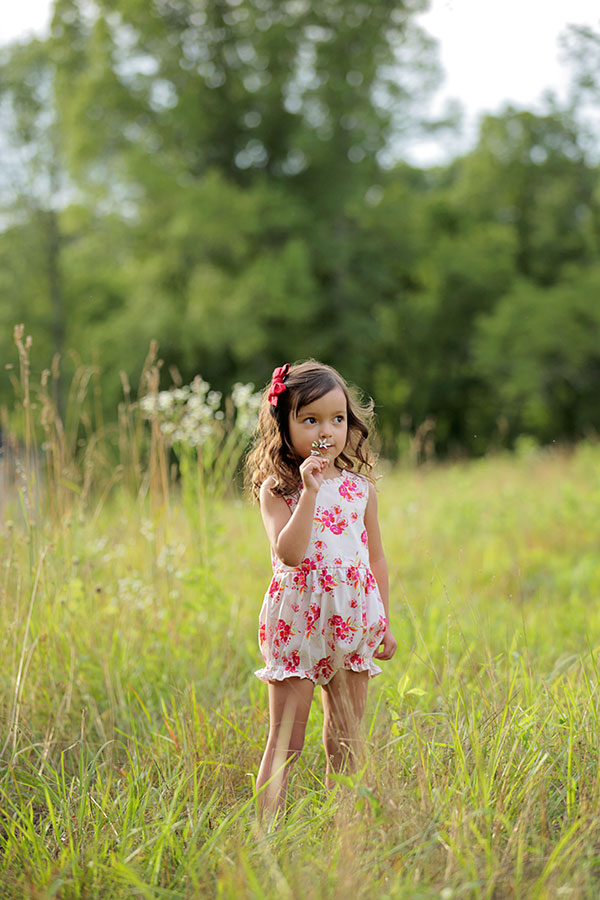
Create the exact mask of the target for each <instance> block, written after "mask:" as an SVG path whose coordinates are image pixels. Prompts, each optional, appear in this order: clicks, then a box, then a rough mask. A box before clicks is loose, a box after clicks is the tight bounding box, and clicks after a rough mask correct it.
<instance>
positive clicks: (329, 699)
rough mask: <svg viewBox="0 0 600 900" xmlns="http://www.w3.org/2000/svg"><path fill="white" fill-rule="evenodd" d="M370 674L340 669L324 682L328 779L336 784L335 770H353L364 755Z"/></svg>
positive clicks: (327, 782)
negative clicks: (363, 730)
mask: <svg viewBox="0 0 600 900" xmlns="http://www.w3.org/2000/svg"><path fill="white" fill-rule="evenodd" d="M368 681H369V675H368V673H367V672H352V671H350V670H349V669H339V670H338V671H337V672H336V673H335V675H334V676H333V678H332V679H331V681H330V682H329V683H328V684H325V685H323V692H322V699H323V711H324V714H325V720H324V723H323V746H324V747H325V754H326V756H327V772H326V776H325V777H326V780H325V783H326V785H327V787H328V788H332V787H333V784H334V782H333V780H332V779H331V777H330V776H331V773H332V772H336V773H337V772H343V771H344V770H345V769H350V771H353V770H354V769H355V768H356V765H357V763H358V762H359V760H360V758H361V756H362V739H361V736H360V723H361V720H362V717H363V715H364V712H365V704H366V701H367V687H368Z"/></svg>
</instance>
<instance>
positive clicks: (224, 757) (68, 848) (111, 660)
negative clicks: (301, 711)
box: [0, 382, 600, 900]
mask: <svg viewBox="0 0 600 900" xmlns="http://www.w3.org/2000/svg"><path fill="white" fill-rule="evenodd" d="M82 383H83V382H82ZM90 384H91V382H90ZM24 390H25V389H24ZM89 393H90V395H91V396H92V399H93V391H91V390H90V392H89ZM44 396H45V397H46V400H45V401H44ZM48 396H49V395H42V396H41V399H40V397H38V399H37V401H36V402H37V406H38V410H37V412H36V411H35V409H34V406H35V405H36V404H33V403H32V402H31V400H29V401H28V400H27V395H26V394H22V396H21V400H23V399H24V400H25V406H24V407H23V408H22V409H21V414H22V415H24V416H25V419H24V420H23V421H24V423H25V424H21V433H22V434H23V435H24V441H25V446H26V449H27V450H28V451H29V450H31V446H32V444H31V441H30V440H29V439H28V438H27V435H28V434H29V436H30V438H31V436H32V435H34V433H35V429H36V427H38V426H35V427H34V425H32V423H31V422H29V423H28V417H29V416H35V415H38V416H39V417H40V422H41V423H42V425H41V426H40V427H42V428H45V429H46V444H45V445H44V448H43V449H42V451H40V452H41V453H42V456H41V458H40V459H41V461H39V460H38V461H36V462H35V464H34V461H33V460H34V457H33V456H30V455H29V452H26V454H25V461H24V463H23V465H22V466H21V468H20V469H19V467H17V471H16V476H15V479H16V484H17V487H18V490H16V491H13V492H12V493H11V492H10V491H8V490H7V489H6V485H5V496H4V503H3V509H2V513H3V515H2V522H1V523H0V548H1V562H0V642H1V648H2V650H1V657H0V658H1V659H2V666H1V670H0V721H1V722H2V727H1V732H0V739H1V746H0V750H1V751H2V754H1V762H0V846H1V848H2V852H1V854H0V896H1V897H2V898H13V897H14V898H21V897H35V898H37V900H46V898H50V897H59V898H65V900H66V898H69V900H71V898H96V897H97V898H110V900H118V898H133V897H136V898H137V897H139V898H182V900H183V898H196V897H202V898H203V897H216V898H220V900H225V898H227V900H229V898H231V900H234V898H235V900H238V898H240V900H245V898H248V900H250V898H253V900H254V898H256V900H262V898H267V900H271V898H272V900H275V898H278V900H280V898H284V900H292V898H294V900H295V898H302V900H305V898H306V900H325V898H341V897H346V896H349V897H352V898H357V900H367V898H372V897H375V896H377V897H379V898H382V900H384V898H385V900H426V898H427V900H433V898H439V900H455V898H456V900H458V898H465V900H466V898H473V900H475V898H477V900H484V898H486V900H492V898H514V897H516V898H519V897H520V898H540V900H541V898H555V897H568V898H573V900H577V898H584V897H596V896H597V895H598V891H599V890H600V871H599V867H600V837H599V835H600V812H599V811H600V775H599V757H600V719H599V715H600V705H599V699H598V650H599V648H600V604H599V603H598V599H599V597H600V560H599V552H598V522H599V521H600V446H598V444H597V443H595V442H593V441H591V440H590V441H588V442H586V443H582V444H580V445H578V446H576V447H573V448H555V449H546V450H544V449H538V448H536V447H535V446H533V445H530V444H528V443H527V442H525V441H523V442H521V444H520V450H519V452H518V453H516V454H508V453H498V454H496V455H492V456H489V457H487V458H484V459H480V460H476V461H469V462H461V463H455V464H452V465H425V466H421V467H414V466H410V465H405V466H399V467H397V468H395V469H392V468H389V467H386V466H385V465H382V466H381V468H380V475H381V478H380V481H379V482H378V484H379V490H380V500H379V503H380V519H381V525H382V533H383V537H384V542H385V546H386V552H387V556H388V562H389V567H390V583H391V592H390V610H391V617H392V624H393V627H394V631H395V634H396V637H397V639H398V644H399V646H398V652H397V654H396V656H395V658H394V659H393V660H392V661H391V662H389V663H387V664H386V663H384V664H383V666H384V673H383V674H382V675H381V676H379V677H378V678H376V679H374V680H373V681H372V682H371V685H370V689H369V700H368V707H367V714H366V716H365V721H364V735H365V741H366V744H367V748H368V753H367V760H366V763H365V765H364V767H363V768H361V769H360V771H357V772H355V773H352V774H347V775H341V776H339V777H338V784H337V786H336V788H335V789H334V791H333V792H327V791H326V790H325V788H324V784H323V779H324V755H323V750H322V746H321V728H322V711H321V705H320V702H319V699H318V696H317V694H315V703H314V705H313V710H312V713H311V718H310V722H309V728H308V732H307V739H306V745H305V749H304V752H303V755H302V757H301V759H300V761H299V763H298V764H297V766H296V768H295V770H294V773H293V775H292V779H291V789H290V804H289V810H288V813H287V816H286V818H285V820H284V821H282V822H280V823H279V824H278V826H277V827H276V828H274V829H272V830H268V829H264V828H262V827H261V826H260V824H259V823H258V822H257V819H256V794H255V788H254V778H255V774H256V771H257V767H258V763H259V761H260V757H261V753H262V749H263V746H264V742H265V739H266V734H267V727H268V710H267V690H266V687H265V685H263V684H262V683H261V682H259V681H258V679H256V678H255V676H254V675H253V670H254V669H256V668H258V667H259V665H260V656H259V653H258V647H257V635H256V629H257V625H256V622H257V616H258V611H259V608H260V604H261V601H262V595H263V594H264V591H265V588H266V586H267V584H268V580H269V556H268V546H267V542H266V538H265V535H264V532H263V529H262V525H261V522H260V516H259V513H258V510H257V509H256V507H253V506H252V505H251V504H250V503H249V502H247V501H246V500H244V499H243V498H242V497H241V496H236V495H232V494H228V495H227V496H221V495H220V494H218V493H217V492H212V493H211V490H210V485H209V484H207V483H206V481H205V477H204V475H205V473H204V472H203V471H201V467H198V470H197V471H196V472H195V477H194V478H192V477H191V472H190V471H188V478H187V479H184V480H183V481H182V480H181V479H180V478H179V477H178V478H175V477H172V476H173V473H172V471H171V469H170V468H169V465H168V460H167V459H165V455H164V448H163V449H162V450H161V446H162V445H161V444H160V440H159V439H158V438H157V436H156V434H155V431H154V430H152V433H151V434H152V436H151V438H147V439H146V438H144V435H145V432H144V431H143V429H144V428H148V426H147V425H146V424H145V423H141V422H136V421H134V419H133V418H130V419H128V418H127V417H128V416H129V415H130V412H131V410H132V409H133V408H134V407H135V402H133V401H132V402H131V404H130V405H129V407H127V408H126V409H125V410H124V412H123V416H122V420H121V426H122V427H121V431H120V432H119V434H120V435H121V437H120V438H119V440H118V441H117V442H116V446H118V447H119V452H120V453H121V457H120V459H119V460H117V462H115V461H114V459H113V458H112V457H111V456H110V454H109V452H108V450H107V448H106V447H105V446H104V444H103V440H102V437H101V436H100V433H99V432H98V433H95V434H94V435H92V436H91V437H90V435H86V436H85V440H83V441H82V440H81V438H78V439H77V440H75V439H73V440H72V442H71V444H72V446H71V448H70V449H69V439H68V438H69V428H68V427H67V425H68V423H67V425H65V428H64V430H63V429H62V426H61V425H60V423H59V422H58V421H57V419H56V417H55V416H54V417H53V416H52V414H51V405H50V402H49V400H48ZM77 396H78V395H77V391H75V399H77ZM28 404H29V406H28ZM44 415H45V416H46V418H45V420H43V416H44ZM42 420H43V421H42ZM81 422H83V426H82V424H81ZM82 428H83V429H84V431H85V416H83V417H82V418H81V419H80V421H79V425H78V427H77V428H75V430H74V431H73V434H78V433H80V432H81V429H82ZM50 435H53V436H54V437H53V438H52V440H50V438H49V436H50ZM61 435H62V437H61ZM140 435H141V436H142V438H140ZM155 438H156V440H155ZM144 440H146V444H147V445H148V453H147V455H146V458H145V459H144V458H143V453H142V451H141V449H140V448H141V446H142V444H143V441H144ZM77 446H79V451H78V452H79V457H78V460H79V461H78V463H77V467H75V468H73V466H74V463H73V459H75V456H76V455H77V453H76V450H77ZM81 447H84V448H87V449H84V450H82V449H81ZM88 451H89V452H88ZM69 460H71V462H70V463H69V465H71V469H69V467H68V465H67V463H68V462H69ZM40 469H42V470H43V472H44V477H43V479H40V476H39V470H40ZM41 481H43V485H44V486H43V489H42V488H41V487H40V483H41ZM36 485H37V487H36Z"/></svg>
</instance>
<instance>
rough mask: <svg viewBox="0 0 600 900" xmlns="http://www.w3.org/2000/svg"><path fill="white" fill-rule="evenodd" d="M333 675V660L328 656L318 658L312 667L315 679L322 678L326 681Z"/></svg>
mask: <svg viewBox="0 0 600 900" xmlns="http://www.w3.org/2000/svg"><path fill="white" fill-rule="evenodd" d="M332 675H333V661H332V659H331V657H330V656H324V657H323V658H322V659H319V660H318V661H317V662H316V663H315V664H314V667H313V676H314V679H315V681H316V680H317V679H318V678H324V679H325V680H326V681H328V680H329V678H330V677H331V676H332Z"/></svg>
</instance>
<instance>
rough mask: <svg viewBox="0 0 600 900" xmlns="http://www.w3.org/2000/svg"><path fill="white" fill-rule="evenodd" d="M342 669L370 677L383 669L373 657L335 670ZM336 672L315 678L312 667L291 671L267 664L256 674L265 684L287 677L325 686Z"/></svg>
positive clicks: (373, 676) (283, 679)
mask: <svg viewBox="0 0 600 900" xmlns="http://www.w3.org/2000/svg"><path fill="white" fill-rule="evenodd" d="M340 669H348V670H349V671H351V672H368V673H369V678H375V676H376V675H381V673H382V671H383V669H381V668H380V667H379V666H378V665H377V663H376V662H374V661H373V660H372V659H370V660H368V659H366V660H365V661H364V663H363V664H361V663H349V664H348V665H346V666H339V668H337V669H336V670H335V672H339V670H340ZM335 672H332V673H331V675H329V676H328V677H327V678H324V677H323V676H318V677H317V678H315V677H314V676H313V674H312V672H311V671H310V669H296V671H290V670H289V669H285V668H284V667H283V666H266V667H265V668H264V669H257V670H256V671H255V673H254V674H255V675H256V677H257V678H260V680H261V681H264V682H265V684H268V683H269V682H270V681H285V679H286V678H308V680H309V681H312V683H313V684H315V685H321V686H323V685H324V684H328V683H329V682H330V681H331V679H332V678H333V676H334V675H335Z"/></svg>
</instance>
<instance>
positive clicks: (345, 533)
mask: <svg viewBox="0 0 600 900" xmlns="http://www.w3.org/2000/svg"><path fill="white" fill-rule="evenodd" d="M299 497H300V494H299V493H298V494H297V495H295V496H293V497H286V498H285V501H286V503H287V504H288V506H289V507H290V509H291V510H292V511H293V510H294V508H295V507H296V504H297V503H298V499H299ZM368 498H369V482H368V480H367V479H366V478H365V477H364V476H363V475H358V474H357V473H354V472H343V473H341V474H340V475H338V476H337V477H335V478H330V479H327V480H326V481H324V482H323V484H322V485H321V488H320V489H319V492H318V494H317V498H316V505H315V515H314V519H313V524H312V529H311V535H310V540H309V543H308V547H307V549H306V556H305V557H304V559H303V560H302V562H301V563H300V565H299V566H294V567H292V566H286V565H284V563H282V562H281V560H280V559H279V558H278V557H277V556H276V555H275V553H274V552H273V551H271V559H272V563H273V578H272V579H271V583H270V585H269V589H268V591H267V593H266V594H265V598H264V601H263V605H262V608H261V611H260V616H259V632H258V639H259V646H260V651H261V654H262V657H263V659H264V662H265V666H264V668H263V669H259V670H258V671H257V672H255V674H256V675H257V676H258V677H259V678H260V679H261V680H262V681H266V682H269V681H282V680H283V679H284V678H289V677H291V676H296V677H300V678H310V680H311V681H312V682H313V683H314V684H327V682H328V681H330V680H331V678H333V676H334V675H335V673H336V672H337V670H338V669H351V670H352V671H354V672H368V673H369V676H371V677H373V676H374V675H379V674H380V672H381V669H380V667H379V666H378V665H376V663H375V662H374V661H373V654H374V653H375V650H376V649H377V647H378V646H379V644H380V643H381V641H382V639H383V635H384V632H385V628H386V619H385V609H384V606H383V601H382V599H381V595H380V593H379V588H378V586H377V582H376V580H375V577H374V575H373V573H372V572H371V569H370V568H369V549H368V543H367V532H366V530H365V522H364V516H365V509H366V506H367V500H368Z"/></svg>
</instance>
